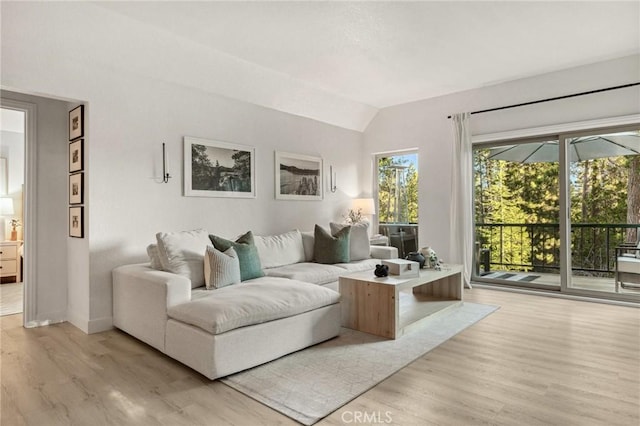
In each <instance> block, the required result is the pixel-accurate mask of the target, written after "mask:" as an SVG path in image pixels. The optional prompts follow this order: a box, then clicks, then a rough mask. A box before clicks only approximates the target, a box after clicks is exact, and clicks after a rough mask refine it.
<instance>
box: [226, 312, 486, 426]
mask: <svg viewBox="0 0 640 426" xmlns="http://www.w3.org/2000/svg"><path fill="white" fill-rule="evenodd" d="M496 309H498V307H497V306H489V305H481V304H477V303H466V302H465V303H464V304H463V305H462V306H460V307H459V308H455V309H451V310H449V311H448V312H446V313H443V314H442V315H439V316H438V317H437V318H434V319H433V320H432V321H430V322H428V323H426V324H424V325H423V326H421V327H419V328H416V329H414V330H412V331H411V332H410V333H408V334H406V335H404V336H402V337H401V338H399V339H397V340H387V339H384V338H382V337H377V336H374V335H371V334H367V333H361V332H359V331H355V330H351V329H347V328H342V330H341V332H340V335H339V336H338V337H336V338H334V339H331V340H329V341H326V342H323V343H320V344H318V345H315V346H312V347H310V348H307V349H304V350H301V351H299V352H296V353H293V354H291V355H287V356H284V357H282V358H279V359H277V360H275V361H271V362H269V363H267V364H263V365H261V366H258V367H255V368H252V369H250V370H245V371H243V372H240V373H237V374H234V375H231V376H228V377H225V378H223V379H221V381H222V382H223V383H225V384H226V385H228V386H231V387H232V388H234V389H236V390H238V391H240V392H242V393H244V394H245V395H248V396H249V397H251V398H253V399H255V400H257V401H259V402H261V403H263V404H265V405H267V406H269V407H271V408H273V409H274V410H277V411H279V412H281V413H282V414H285V415H286V416H289V417H291V418H292V419H294V420H296V421H298V422H300V423H302V424H304V425H312V424H314V423H316V422H317V421H319V420H321V419H322V418H323V417H325V416H327V415H329V414H331V413H332V412H334V411H335V410H337V409H338V408H340V407H342V406H343V405H344V404H346V403H348V402H349V401H351V400H352V399H354V398H356V397H358V396H359V395H361V394H362V393H364V392H366V391H367V390H369V389H371V388H372V387H374V386H375V385H377V384H378V383H380V382H381V381H383V380H384V379H386V378H387V377H389V376H391V375H392V374H393V373H395V372H397V371H398V370H400V369H401V368H403V367H405V366H406V365H408V364H409V363H411V362H412V361H414V360H416V359H418V358H419V357H421V356H422V355H424V354H426V353H427V352H429V351H430V350H431V349H433V348H435V347H437V346H438V345H440V344H441V343H443V342H445V341H447V340H448V339H450V338H451V337H453V336H455V335H456V334H458V333H460V332H461V331H462V330H464V329H465V328H467V327H469V326H471V325H473V324H475V323H476V322H478V321H480V320H481V319H482V318H484V317H486V316H487V315H489V314H491V313H492V312H494V311H495V310H496Z"/></svg>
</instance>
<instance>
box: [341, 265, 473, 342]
mask: <svg viewBox="0 0 640 426" xmlns="http://www.w3.org/2000/svg"><path fill="white" fill-rule="evenodd" d="M339 286H340V294H341V296H342V297H341V301H340V305H341V307H342V325H343V326H344V327H348V328H353V329H355V330H359V331H364V332H366V333H371V334H375V335H378V336H383V337H387V338H390V339H396V338H398V337H400V336H402V335H403V334H405V333H407V332H409V331H410V330H411V329H412V328H413V327H415V326H417V325H418V324H423V323H424V322H426V321H430V320H432V319H433V318H434V317H436V316H437V314H439V313H442V312H444V311H446V310H447V309H451V308H454V307H457V306H460V305H462V265H445V266H444V267H443V268H442V270H441V271H435V270H431V269H421V270H420V276H418V277H410V278H402V277H400V276H398V275H390V276H388V277H383V278H378V277H376V276H375V275H374V274H373V271H372V270H371V271H364V272H356V273H353V274H349V275H345V276H342V277H340V279H339Z"/></svg>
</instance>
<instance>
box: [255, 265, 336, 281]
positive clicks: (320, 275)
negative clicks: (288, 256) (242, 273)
mask: <svg viewBox="0 0 640 426" xmlns="http://www.w3.org/2000/svg"><path fill="white" fill-rule="evenodd" d="M264 272H265V274H266V275H267V276H269V277H281V278H290V279H292V280H299V281H304V282H307V283H312V284H326V283H330V282H333V281H336V280H337V279H338V277H339V276H340V274H344V268H340V267H338V266H337V265H326V264H323V263H312V262H304V263H295V264H293V265H286V266H281V267H279V268H272V269H267V270H265V271H264Z"/></svg>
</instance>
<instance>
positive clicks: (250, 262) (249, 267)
mask: <svg viewBox="0 0 640 426" xmlns="http://www.w3.org/2000/svg"><path fill="white" fill-rule="evenodd" d="M209 239H210V240H211V242H212V243H213V246H214V247H215V248H216V249H218V250H220V251H222V252H224V251H227V250H228V249H229V248H230V247H233V249H234V250H235V251H236V253H237V255H238V261H239V263H240V280H241V281H246V280H250V279H253V278H260V277H264V272H263V271H262V265H261V264H260V257H258V249H257V248H256V246H255V245H254V244H253V234H252V233H251V231H249V232H247V233H246V234H244V235H242V236H241V237H240V238H238V239H237V240H235V241H231V240H227V239H225V238H222V237H218V236H216V235H209Z"/></svg>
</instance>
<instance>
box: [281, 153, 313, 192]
mask: <svg viewBox="0 0 640 426" xmlns="http://www.w3.org/2000/svg"><path fill="white" fill-rule="evenodd" d="M322 179H323V177H322V158H320V157H312V156H310V155H301V154H292V153H289V152H279V151H276V167H275V180H276V188H275V189H276V199H278V200H322V186H323V185H322V182H323V180H322Z"/></svg>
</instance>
